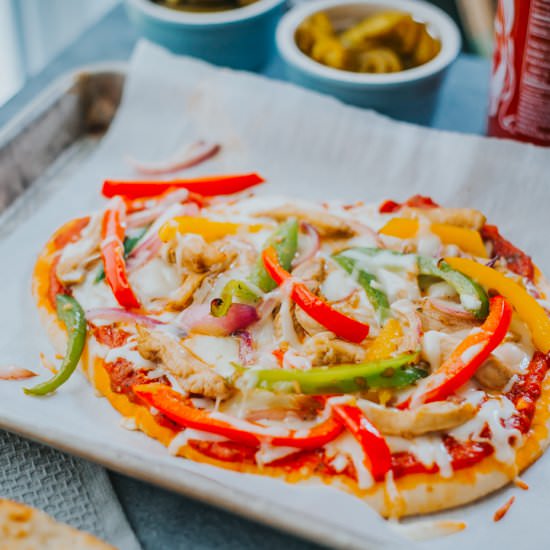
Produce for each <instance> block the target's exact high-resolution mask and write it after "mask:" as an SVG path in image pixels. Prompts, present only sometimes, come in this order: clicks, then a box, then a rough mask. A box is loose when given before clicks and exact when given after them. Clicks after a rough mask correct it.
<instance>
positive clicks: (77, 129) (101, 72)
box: [0, 63, 126, 237]
mask: <svg viewBox="0 0 550 550" xmlns="http://www.w3.org/2000/svg"><path fill="white" fill-rule="evenodd" d="M125 78H126V73H125V65H124V64H122V63H112V64H102V65H92V66H89V67H84V68H82V69H80V70H78V71H76V72H74V73H71V74H68V75H66V76H64V77H62V78H60V79H59V80H57V81H55V82H54V83H53V84H52V85H51V86H50V87H49V88H47V89H46V90H45V91H44V92H43V93H42V94H40V96H38V97H37V98H36V99H35V100H34V101H33V102H32V103H31V104H29V106H28V107H27V108H26V109H24V110H23V111H22V112H21V113H20V114H19V115H18V116H16V117H15V118H14V119H13V120H12V121H11V122H10V123H8V124H7V125H6V126H5V127H4V128H2V129H0V237H2V236H3V235H5V234H6V233H8V232H9V231H10V230H11V229H12V228H13V227H14V224H15V223H16V220H17V219H20V216H21V215H22V214H24V212H26V211H30V210H31V209H32V208H33V205H35V204H38V203H39V202H40V200H41V198H42V197H43V196H44V195H45V193H47V192H49V191H51V190H52V188H53V187H55V186H61V185H63V182H64V181H66V179H67V178H69V177H70V175H71V173H72V171H73V170H76V169H77V168H78V166H79V165H80V164H81V163H82V162H83V161H84V160H85V159H86V158H87V157H88V156H89V155H90V154H92V153H93V151H95V149H96V148H97V146H98V145H99V142H100V140H101V138H102V137H103V135H104V134H105V132H106V131H107V130H108V128H109V126H110V124H111V121H112V120H113V118H114V116H115V114H116V112H117V109H118V106H119V104H120V99H121V97H122V90H123V87H124V82H125ZM31 189H32V193H30V192H29V191H30V190H31Z"/></svg>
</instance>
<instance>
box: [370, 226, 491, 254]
mask: <svg viewBox="0 0 550 550" xmlns="http://www.w3.org/2000/svg"><path fill="white" fill-rule="evenodd" d="M419 228H420V224H419V222H418V220H413V219H409V218H392V219H391V220H389V221H388V223H387V224H386V225H385V226H384V227H382V229H380V231H379V233H381V234H382V235H388V236H389V237H396V238H398V239H412V238H414V237H415V236H416V234H417V233H418V230H419ZM430 230H431V231H432V233H434V234H435V235H437V236H438V237H439V238H440V239H441V242H443V243H444V244H454V245H456V246H458V247H459V248H460V249H462V250H464V252H468V253H469V254H472V255H473V256H478V257H479V258H487V251H486V250H485V245H484V244H483V240H482V239H481V235H480V234H479V232H478V231H474V230H473V229H466V228H465V227H458V226H456V225H450V224H445V223H432V224H431V225H430Z"/></svg>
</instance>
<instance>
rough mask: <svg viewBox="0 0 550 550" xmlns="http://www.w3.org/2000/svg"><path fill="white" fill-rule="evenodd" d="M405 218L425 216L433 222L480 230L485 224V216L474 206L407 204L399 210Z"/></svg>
mask: <svg viewBox="0 0 550 550" xmlns="http://www.w3.org/2000/svg"><path fill="white" fill-rule="evenodd" d="M399 216H401V217H404V218H418V217H424V218H427V219H428V220H430V221H431V222H433V223H448V224H450V225H457V226H459V227H466V228H468V229H475V230H476V231H479V230H480V229H481V228H482V227H483V225H484V224H485V219H486V218H485V216H484V215H483V214H482V213H481V212H480V211H479V210H474V209H473V208H411V207H410V206H405V207H403V208H401V210H400V211H399Z"/></svg>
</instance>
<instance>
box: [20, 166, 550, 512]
mask: <svg viewBox="0 0 550 550" xmlns="http://www.w3.org/2000/svg"><path fill="white" fill-rule="evenodd" d="M261 182H262V179H261V178H260V177H259V176H257V175H256V174H243V175H230V176H216V177H210V178H201V179H200V180H174V181H170V182H146V181H145V182H132V181H106V182H105V183H104V185H103V195H104V196H105V197H106V199H108V201H106V202H105V205H104V207H103V208H102V209H101V210H98V211H96V212H93V213H91V214H90V215H89V216H86V217H84V218H80V219H75V220H72V221H69V222H68V223H66V224H65V225H63V226H62V227H61V228H60V229H59V230H58V231H57V232H56V233H55V234H54V235H53V237H52V238H51V239H50V240H49V242H48V243H47V244H46V246H45V248H44V249H43V251H42V253H41V254H40V257H39V258H38V261H37V263H36V268H35V271H34V295H35V297H36V301H37V304H38V308H39V310H40V313H41V315H42V318H43V320H44V323H45V326H46V328H47V330H48V332H49V334H50V336H51V339H52V341H53V342H54V343H55V345H56V347H57V348H58V350H59V351H60V352H63V353H64V354H65V358H64V360H63V363H62V364H61V365H60V367H59V370H58V372H57V374H56V375H55V376H54V377H53V378H50V379H46V380H45V381H43V382H41V383H39V384H38V385H36V386H34V387H32V388H29V389H27V390H26V391H27V393H29V394H30V395H37V394H38V395H40V394H46V393H50V392H52V391H55V390H56V389H57V388H58V387H59V386H60V385H61V384H62V383H63V382H64V381H65V380H67V378H68V377H69V376H70V375H71V373H72V372H73V371H74V369H75V368H76V366H77V364H78V363H80V365H81V367H82V370H83V372H84V373H85V375H86V376H87V378H88V379H89V381H90V383H91V384H92V385H93V386H94V387H95V389H96V390H97V391H98V392H99V393H100V394H102V395H103V396H105V397H106V398H107V399H108V400H109V401H110V402H111V404H112V405H113V407H114V408H115V409H116V410H117V411H119V412H120V414H121V415H122V416H123V417H124V419H125V420H124V425H125V426H126V427H128V428H135V429H139V430H141V431H143V432H145V433H146V434H148V435H149V436H151V437H153V438H155V439H157V440H158V441H160V442H161V443H162V444H164V445H166V446H167V447H168V451H169V452H170V453H172V454H174V455H179V456H181V457H185V458H187V459H190V460H194V461H197V462H205V463H209V464H213V465H216V466H218V467H221V468H228V469H231V470H236V471H239V472H247V473H255V474H261V475H268V476H275V477H278V478H284V479H286V480H287V481H289V482H300V481H304V480H308V481H311V480H312V479H315V480H319V481H321V482H323V483H328V484H332V485H335V486H338V487H340V488H342V489H343V490H345V491H349V492H352V493H353V494H355V495H357V496H358V497H360V498H361V499H363V500H364V501H366V502H367V503H368V504H370V505H371V506H373V507H374V508H375V509H376V510H378V511H379V512H380V513H381V514H383V515H384V516H394V517H400V516H406V515H411V514H424V513H429V512H433V511H439V510H442V509H445V508H450V507H453V506H457V505H461V504H464V503H467V502H470V501H473V500H475V499H478V498H480V497H482V496H484V495H486V494H488V493H490V492H492V491H495V490H496V489H498V488H500V487H502V486H503V485H505V484H507V483H508V482H510V481H511V480H513V479H514V478H516V477H517V475H518V473H519V472H521V471H522V470H524V469H525V468H526V467H527V466H529V465H530V464H531V463H532V462H533V461H535V460H536V459H537V458H538V457H539V456H540V455H541V453H542V452H543V451H544V449H545V448H546V446H547V445H548V441H549V432H548V426H549V416H550V414H549V404H550V386H549V384H550V383H549V380H548V377H547V371H548V368H549V366H550V359H549V355H548V352H549V350H550V319H549V317H548V307H549V304H548V302H546V293H547V288H548V287H547V284H546V281H545V279H544V278H543V276H542V275H541V273H540V272H539V271H538V270H537V268H536V267H535V265H534V264H533V262H532V261H531V259H530V258H529V257H528V256H527V255H526V254H525V253H523V252H522V251H521V250H519V249H518V248H516V247H515V246H514V245H512V244H511V243H510V242H509V241H507V240H506V239H505V238H504V237H502V236H501V234H500V232H499V230H498V229H497V227H495V226H494V225H490V224H488V223H487V221H486V219H485V216H484V215H483V214H482V213H481V212H479V211H477V210H473V209H470V208H447V207H441V206H439V205H437V204H436V203H435V202H433V201H432V200H431V199H429V198H427V197H422V196H415V197H412V198H411V199H409V200H408V201H406V202H404V203H397V202H394V201H385V202H383V203H382V204H365V203H363V202H362V201H358V202H356V203H354V204H342V203H338V202H323V203H316V202H309V201H301V200H297V199H294V198H288V197H287V198H285V197H274V196H267V195H261V196H254V195H253V194H252V192H251V190H250V188H251V187H252V186H254V185H256V184H258V183H261Z"/></svg>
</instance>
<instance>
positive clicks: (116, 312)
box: [86, 307, 166, 328]
mask: <svg viewBox="0 0 550 550" xmlns="http://www.w3.org/2000/svg"><path fill="white" fill-rule="evenodd" d="M86 319H87V320H88V321H93V320H95V319H102V320H104V321H113V322H125V323H126V322H130V323H137V324H138V325H144V326H146V327H149V328H154V327H157V326H159V325H165V324H166V323H165V322H164V321H159V320H158V319H153V318H152V317H147V316H146V315H140V314H139V313H132V312H131V311H127V310H125V309H120V308H117V307H104V308H95V309H88V310H87V311H86Z"/></svg>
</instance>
